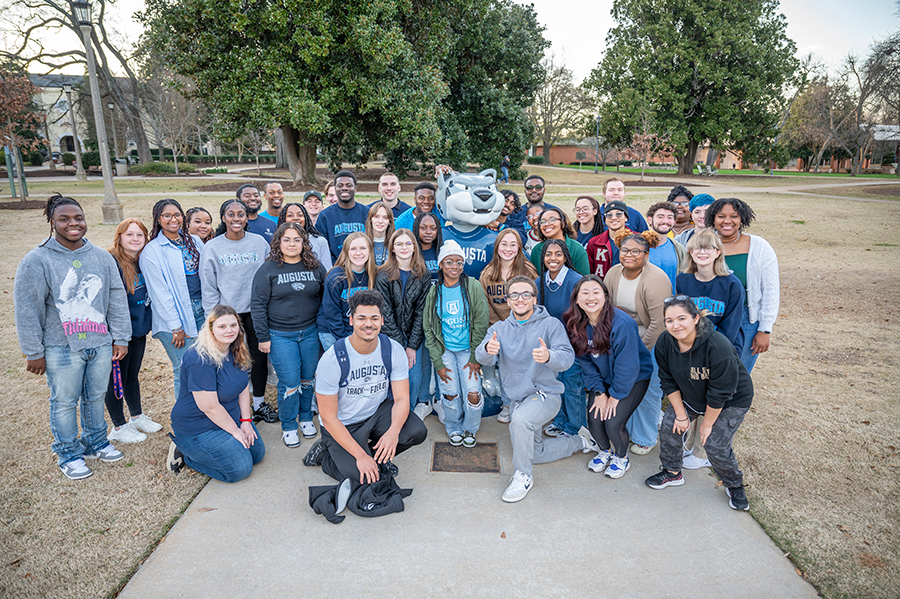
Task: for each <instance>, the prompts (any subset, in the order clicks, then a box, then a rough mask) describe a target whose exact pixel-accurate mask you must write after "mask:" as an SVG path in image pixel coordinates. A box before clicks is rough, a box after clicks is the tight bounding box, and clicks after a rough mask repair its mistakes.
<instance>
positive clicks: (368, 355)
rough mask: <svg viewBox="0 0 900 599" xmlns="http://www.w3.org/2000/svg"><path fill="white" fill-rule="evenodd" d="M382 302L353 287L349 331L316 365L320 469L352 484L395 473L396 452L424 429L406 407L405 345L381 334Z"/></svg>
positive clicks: (415, 441)
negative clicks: (393, 460) (320, 453)
mask: <svg viewBox="0 0 900 599" xmlns="http://www.w3.org/2000/svg"><path fill="white" fill-rule="evenodd" d="M383 302H384V299H383V297H382V295H381V293H379V292H378V291H375V290H368V289H367V290H364V291H359V292H358V293H356V294H354V295H353V297H351V298H350V302H349V303H350V325H351V326H352V327H353V333H352V334H351V335H350V336H349V337H345V338H344V339H339V340H338V342H337V343H335V344H334V345H333V346H332V347H330V348H329V349H328V350H327V351H326V352H325V354H324V355H323V356H322V358H321V359H320V360H319V366H318V368H317V369H316V397H317V399H318V405H319V419H320V422H321V425H322V443H323V445H324V450H325V451H323V453H322V455H321V464H322V471H323V472H325V474H327V475H329V476H331V477H332V478H334V479H335V480H337V481H343V480H344V479H348V478H349V479H350V481H351V485H352V487H353V489H354V490H356V488H357V487H358V486H359V485H363V484H371V483H375V482H377V481H378V480H379V479H381V477H382V476H383V475H385V474H389V475H390V476H396V474H397V468H396V466H394V465H393V464H392V463H391V460H392V459H393V458H394V456H395V455H397V454H400V453H403V452H404V451H406V450H407V449H409V448H410V447H414V446H416V445H419V444H420V443H422V442H423V441H425V437H426V436H427V434H428V430H427V429H426V428H425V425H424V424H423V423H422V421H421V420H420V419H419V417H418V416H416V415H415V414H412V413H410V410H409V361H408V359H407V356H406V351H405V350H404V348H403V347H402V346H401V345H400V344H399V343H397V342H396V341H392V340H391V339H390V338H388V337H387V336H386V335H381V334H380V333H381V323H382V318H381V311H382V306H383ZM313 449H315V446H314V448H313ZM313 449H310V452H313ZM322 449H323V447H322V446H320V447H319V448H318V450H319V451H322ZM307 457H309V456H307ZM316 461H319V460H318V459H317V460H316Z"/></svg>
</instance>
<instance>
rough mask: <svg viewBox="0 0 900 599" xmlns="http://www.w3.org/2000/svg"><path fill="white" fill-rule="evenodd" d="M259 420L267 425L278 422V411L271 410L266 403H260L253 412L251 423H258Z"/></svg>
mask: <svg viewBox="0 0 900 599" xmlns="http://www.w3.org/2000/svg"><path fill="white" fill-rule="evenodd" d="M260 420H262V421H263V422H269V423H272V422H278V411H277V410H273V409H272V406H270V405H269V404H268V403H266V402H262V403H261V404H259V407H258V408H256V409H255V410H253V422H259V421H260Z"/></svg>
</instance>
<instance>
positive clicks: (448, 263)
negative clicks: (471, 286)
mask: <svg viewBox="0 0 900 599" xmlns="http://www.w3.org/2000/svg"><path fill="white" fill-rule="evenodd" d="M441 264H442V265H443V266H455V267H457V268H462V267H463V266H465V265H466V263H465V262H463V261H462V260H447V259H446V258H445V259H444V261H443V262H441Z"/></svg>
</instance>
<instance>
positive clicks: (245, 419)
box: [241, 418, 253, 422]
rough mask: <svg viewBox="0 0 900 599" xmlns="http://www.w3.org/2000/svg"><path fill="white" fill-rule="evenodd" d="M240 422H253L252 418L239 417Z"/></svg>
mask: <svg viewBox="0 0 900 599" xmlns="http://www.w3.org/2000/svg"><path fill="white" fill-rule="evenodd" d="M241 422H253V419H252V418H241Z"/></svg>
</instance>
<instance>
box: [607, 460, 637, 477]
mask: <svg viewBox="0 0 900 599" xmlns="http://www.w3.org/2000/svg"><path fill="white" fill-rule="evenodd" d="M629 468H631V462H630V461H629V460H628V456H625V457H624V458H620V457H619V456H617V455H614V456H613V457H612V459H611V460H610V461H609V466H607V467H606V476H608V477H609V478H622V477H623V476H625V473H626V472H628V469H629Z"/></svg>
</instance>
